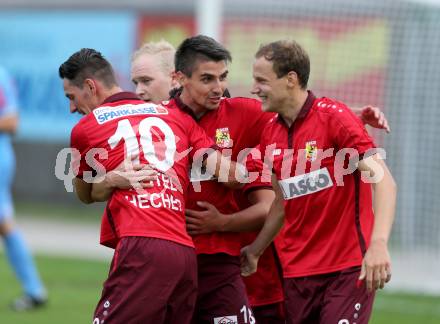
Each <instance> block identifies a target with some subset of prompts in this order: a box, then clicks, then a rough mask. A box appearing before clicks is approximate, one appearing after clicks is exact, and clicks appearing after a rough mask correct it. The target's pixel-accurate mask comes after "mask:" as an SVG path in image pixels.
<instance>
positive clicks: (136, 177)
mask: <svg viewBox="0 0 440 324" xmlns="http://www.w3.org/2000/svg"><path fill="white" fill-rule="evenodd" d="M156 179H157V171H156V170H154V169H153V168H152V167H151V166H149V165H141V164H137V165H133V166H132V165H127V164H126V162H125V161H124V162H123V163H121V165H119V166H118V167H117V168H116V169H115V170H112V171H110V172H108V173H106V175H105V176H104V179H103V180H102V181H101V182H98V183H94V184H93V185H92V190H91V198H92V200H93V201H107V200H108V199H109V198H110V196H111V195H112V193H113V191H114V190H115V189H136V190H143V189H146V188H151V187H153V186H154V185H153V183H152V181H154V180H156Z"/></svg>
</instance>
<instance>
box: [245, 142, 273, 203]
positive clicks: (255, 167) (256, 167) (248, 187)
mask: <svg viewBox="0 0 440 324" xmlns="http://www.w3.org/2000/svg"><path fill="white" fill-rule="evenodd" d="M254 150H258V151H259V150H260V147H259V146H258V147H256V148H254ZM246 169H247V170H248V172H249V174H251V173H258V177H257V178H256V179H255V180H254V181H252V182H250V183H246V184H245V185H244V186H243V188H242V189H241V190H242V191H243V193H244V194H245V195H248V194H249V193H250V192H252V191H254V190H259V189H272V183H271V182H270V181H269V182H268V181H265V179H266V178H264V177H262V172H263V161H262V160H261V158H254V157H253V156H252V154H249V155H248V156H247V159H246Z"/></svg>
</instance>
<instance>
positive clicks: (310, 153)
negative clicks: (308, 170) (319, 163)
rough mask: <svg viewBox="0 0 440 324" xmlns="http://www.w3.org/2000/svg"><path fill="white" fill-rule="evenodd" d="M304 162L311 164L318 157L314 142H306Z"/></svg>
mask: <svg viewBox="0 0 440 324" xmlns="http://www.w3.org/2000/svg"><path fill="white" fill-rule="evenodd" d="M305 151H306V160H307V161H310V162H313V161H315V160H316V157H317V156H318V147H317V146H316V141H309V142H306V149H305Z"/></svg>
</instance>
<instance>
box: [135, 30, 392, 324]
mask: <svg viewBox="0 0 440 324" xmlns="http://www.w3.org/2000/svg"><path fill="white" fill-rule="evenodd" d="M190 40H194V41H200V42H201V44H202V45H203V44H205V45H206V46H212V45H213V46H212V47H213V48H215V47H216V46H217V47H218V46H221V45H219V44H218V43H217V42H215V41H214V40H212V39H208V38H204V37H201V36H198V37H195V38H192V39H190ZM172 51H173V49H172V47H171V45H169V44H167V43H166V42H159V43H148V44H146V45H144V46H142V47H141V48H140V49H139V50H138V51H136V52H135V54H134V55H133V60H132V68H131V77H132V80H133V83H134V84H135V86H136V93H137V94H138V95H139V96H140V97H141V98H142V99H144V100H146V101H154V102H159V101H161V100H165V99H166V98H164V97H163V96H164V93H165V92H164V91H158V90H157V89H158V88H160V89H162V88H168V89H169V88H170V87H173V86H174V84H173V74H172V73H171V68H170V65H173V62H172V61H171V60H170V57H171V53H172ZM224 51H225V50H224ZM225 57H226V56H225ZM194 58H197V60H194V59H193V60H191V59H188V58H185V60H186V62H187V63H188V64H192V65H193V69H195V68H196V67H197V68H198V67H199V65H200V63H201V62H200V59H202V61H208V62H209V61H214V62H215V61H216V60H217V58H214V59H212V58H209V57H204V56H203V55H200V57H196V56H195V57H194ZM181 60H182V59H181ZM194 61H195V62H194ZM211 63H212V62H211ZM220 63H221V62H220ZM181 65H182V64H181ZM158 67H160V68H158ZM198 72H199V71H198ZM223 72H224V70H221V73H223ZM187 73H188V72H187ZM211 74H212V73H211ZM200 75H203V73H199V75H198V76H197V77H198V78H199V77H200ZM205 77H206V78H211V77H212V75H210V74H209V73H208V75H206V76H205ZM190 79H192V82H191V84H190V85H186V91H185V87H184V90H183V91H184V92H185V93H186V94H188V93H189V94H190V95H189V96H188V97H189V99H184V100H182V101H185V100H188V102H190V101H191V100H192V99H193V97H194V98H195V97H196V95H197V94H198V93H200V92H201V91H200V88H202V87H204V88H207V87H208V86H207V85H205V84H204V83H205V82H206V81H203V82H199V84H196V82H195V81H196V80H197V79H196V77H193V76H192V75H191V76H190ZM214 81H217V80H214ZM207 83H208V84H209V82H207ZM209 86H210V87H213V88H214V91H216V92H217V94H218V93H220V95H221V91H222V90H218V88H217V89H215V87H216V85H215V83H214V82H212V81H211V82H210V84H209ZM225 88H226V77H223V80H222V87H221V89H225ZM208 93H209V92H208ZM161 94H162V95H161ZM197 100H200V98H197ZM182 101H180V100H179V101H177V103H179V104H180V103H181V102H182ZM222 101H223V104H220V103H219V104H218V105H213V106H212V105H211V106H212V107H210V110H208V109H205V108H204V106H203V104H202V105H201V106H202V107H200V105H199V106H198V107H197V105H196V108H198V109H200V111H201V114H202V115H203V114H204V113H206V116H203V117H201V118H197V117H196V116H195V117H196V119H200V125H201V126H202V127H204V128H205V130H210V131H211V134H212V138H214V139H216V142H217V143H218V145H219V146H223V147H225V146H228V145H230V144H231V143H232V142H233V143H234V144H233V145H232V146H233V154H235V155H237V152H239V151H240V150H241V149H243V148H245V147H250V146H248V145H254V143H257V142H258V141H259V136H260V134H261V130H262V125H263V124H264V122H263V123H259V126H258V127H256V125H255V124H254V125H251V124H249V128H247V126H248V122H249V123H250V122H251V121H252V120H255V119H258V118H261V117H260V116H262V115H263V113H262V112H261V109H260V103H259V102H256V101H255V100H252V99H246V98H241V99H239V98H238V99H222ZM168 104H175V100H172V101H171V102H170V103H168ZM225 104H226V108H224V107H223V108H222V109H220V110H219V111H216V110H217V109H219V107H222V106H225ZM246 105H251V107H254V108H253V109H251V112H250V113H241V114H240V113H239V112H240V111H239V110H240V108H241V106H242V107H245V106H246ZM181 106H184V105H181ZM188 107H189V109H188V111H189V112H191V113H193V111H194V110H193V109H192V105H188ZM255 107H257V109H256V108H255ZM243 109H246V108H243ZM225 114H227V115H228V116H227V117H225V116H224V115H225ZM362 114H363V116H364V117H365V119H367V120H369V122H370V123H373V124H375V125H376V126H379V127H387V124H386V120H385V119H384V118H383V114H382V113H380V111H379V110H378V109H377V108H373V109H372V108H367V109H364V110H363V113H362ZM268 118H270V117H266V120H267V119H268ZM216 119H218V121H216ZM210 120H211V121H210ZM213 120H214V122H213ZM216 123H217V125H216ZM229 124H234V128H230V127H231V126H229ZM237 125H238V126H239V127H238V129H237ZM224 126H229V127H224ZM216 128H218V132H217V130H216ZM251 128H252V130H251ZM246 133H247V134H246ZM242 134H244V135H246V136H244V135H242ZM250 136H251V137H250ZM249 137H250V138H251V140H252V138H253V139H254V142H251V141H250V140H249ZM229 139H231V141H229ZM246 141H247V142H246ZM229 142H231V143H229ZM226 148H227V147H226ZM234 152H235V153H234ZM208 179H209V178H208ZM210 186H211V187H212V189H210ZM205 187H206V188H207V189H205ZM201 189H202V193H201V195H203V192H204V191H205V192H206V194H205V196H199V194H198V193H194V196H195V197H196V198H197V200H198V201H199V203H198V205H197V206H196V208H197V209H199V210H198V211H196V210H188V230H189V232H190V233H193V234H200V233H202V232H200V228H203V227H205V229H204V230H203V231H204V232H203V233H204V234H207V233H211V232H212V231H214V232H220V233H218V234H217V236H218V237H222V236H223V235H222V233H221V232H242V231H252V230H257V229H259V228H260V226H261V225H262V223H263V221H264V218H265V214H266V211H267V210H268V206H264V205H268V201H269V204H270V202H271V200H272V199H273V193H268V192H267V191H268V190H267V188H266V190H263V191H262V192H258V191H257V190H253V191H252V192H250V194H249V196H252V197H251V201H252V203H253V206H252V208H250V209H245V210H241V209H242V208H241V207H250V206H249V203H248V200H247V198H245V199H242V201H245V202H246V204H247V206H245V205H243V204H242V202H241V203H239V204H238V205H236V203H235V202H234V201H233V200H232V199H231V197H232V196H235V194H232V193H230V192H229V190H227V189H225V188H221V187H220V188H217V186H216V185H215V184H210V185H208V184H207V183H202V188H201ZM208 190H211V191H208ZM214 195H218V196H219V197H221V196H222V195H223V196H224V200H223V202H222V201H219V202H216V201H214ZM194 203H195V201H194V202H193V204H194ZM216 206H217V207H218V208H219V209H220V211H221V210H225V211H230V212H231V213H232V214H231V215H226V213H224V212H223V214H221V215H220V212H219V209H217V208H216ZM237 208H238V209H237ZM209 215H211V216H213V217H215V216H219V215H220V217H216V219H217V220H219V222H218V223H222V224H223V225H225V222H227V226H222V228H220V227H218V226H217V225H215V226H209V220H208V218H210V219H212V217H211V216H209ZM208 216H209V217H208ZM222 216H224V217H222ZM204 224H207V225H208V226H204ZM206 227H209V228H208V229H207V228H206ZM204 236H205V237H209V236H207V235H204ZM213 237H214V238H215V236H214V235H213ZM226 237H233V238H234V240H235V241H236V242H235V243H234V244H236V248H235V252H231V251H230V250H228V248H227V247H223V248H224V249H225V250H226V252H227V253H228V255H230V256H234V255H237V254H238V246H237V245H238V242H240V245H241V240H242V239H241V238H238V237H237V234H233V233H229V234H228V235H227V236H226ZM231 244H232V243H231ZM212 246H215V242H214V243H213V244H212ZM217 249H222V247H221V246H220V245H219V246H218V247H217ZM268 252H269V251H268ZM266 254H267V257H266ZM266 254H265V256H264V257H263V258H264V259H266V258H267V265H268V266H267V271H265V272H263V271H260V273H259V274H257V275H255V276H253V277H252V278H250V279H249V280H247V281H248V282H251V281H252V283H251V284H250V285H249V286H248V293H249V299H250V302H251V305H252V306H255V307H257V306H258V307H261V308H262V309H263V311H264V312H266V313H268V314H269V315H270V314H271V313H274V312H278V310H279V309H280V304H279V302H280V301H282V297H280V294H279V290H277V289H275V288H276V287H278V286H280V282H277V283H276V284H275V285H274V287H275V288H272V289H267V287H268V285H270V284H271V283H273V282H275V281H276V280H274V278H276V276H277V275H278V272H277V271H276V268H275V266H273V269H272V271H270V269H269V268H270V266H271V265H274V257H273V256H272V255H270V253H266ZM215 255H216V253H214V251H213V252H212V253H203V255H201V256H200V257H199V259H201V260H203V259H206V258H207V257H211V258H214V257H215ZM220 257H223V258H224V257H227V256H225V255H224V254H221V255H220ZM227 258H229V257H227ZM232 259H233V260H234V262H235V263H237V262H236V258H232ZM262 262H264V261H262ZM234 269H236V265H234ZM236 272H238V271H237V270H236ZM204 277H205V276H204ZM206 277H207V285H209V278H210V276H209V275H207V276H206ZM234 278H236V277H234ZM260 278H261V279H260ZM235 280H236V279H235ZM260 280H261V282H260V283H258V282H259V281H260ZM202 282H205V280H202ZM236 282H239V280H236ZM236 286H237V287H238V288H237V289H236V291H234V290H233V289H230V290H229V291H226V292H224V291H225V290H226V289H229V287H226V288H225V290H222V289H217V287H216V286H213V287H212V288H211V291H212V295H211V296H212V297H210V298H211V299H212V300H215V299H216V295H215V294H216V293H218V294H219V295H220V294H225V295H229V296H238V297H228V298H226V299H228V300H230V303H229V304H228V305H218V308H219V310H214V312H215V313H214V314H215V315H214V316H212V317H208V318H207V320H210V321H211V322H212V321H213V319H215V318H217V320H219V318H221V317H222V315H225V316H226V317H227V315H228V314H229V315H231V314H232V315H233V316H237V317H238V318H240V317H241V321H243V320H244V316H245V315H246V316H247V317H249V316H250V315H249V312H248V310H247V309H246V307H245V308H243V306H245V305H244V304H243V302H242V301H243V300H245V297H243V292H242V285H241V284H237V285H236ZM251 286H252V287H251ZM260 288H261V289H260ZM206 295H208V296H209V295H210V293H209V291H208V293H206V294H204V296H206ZM234 298H235V299H237V298H239V299H240V300H239V301H238V302H236V303H235V304H233V303H234V300H235V299H234ZM280 298H281V299H280ZM200 300H202V298H201V299H200ZM201 303H202V304H203V301H202V302H201ZM202 312H203V311H202ZM237 313H238V315H237ZM259 313H260V312H259ZM270 316H272V315H270ZM198 320H199V321H201V319H200V316H199V318H198Z"/></svg>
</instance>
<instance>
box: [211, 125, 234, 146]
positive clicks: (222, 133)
mask: <svg viewBox="0 0 440 324" xmlns="http://www.w3.org/2000/svg"><path fill="white" fill-rule="evenodd" d="M215 144H217V146H218V147H220V148H228V147H232V139H231V135H230V133H229V128H228V127H223V128H217V130H216V131H215Z"/></svg>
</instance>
